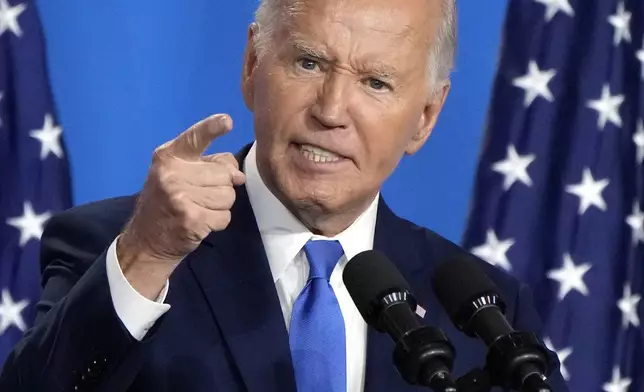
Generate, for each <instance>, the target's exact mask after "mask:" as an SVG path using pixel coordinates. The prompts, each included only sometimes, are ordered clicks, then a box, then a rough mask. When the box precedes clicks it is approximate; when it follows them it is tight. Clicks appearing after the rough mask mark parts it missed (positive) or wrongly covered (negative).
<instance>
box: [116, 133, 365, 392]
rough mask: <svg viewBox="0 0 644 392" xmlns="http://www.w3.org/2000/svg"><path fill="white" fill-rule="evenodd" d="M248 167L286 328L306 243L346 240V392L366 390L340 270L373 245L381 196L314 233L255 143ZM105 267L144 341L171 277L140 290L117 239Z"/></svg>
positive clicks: (304, 266) (125, 317) (130, 324)
mask: <svg viewBox="0 0 644 392" xmlns="http://www.w3.org/2000/svg"><path fill="white" fill-rule="evenodd" d="M244 171H245V174H246V189H247V191H248V197H249V199H250V204H251V207H252V209H253V212H254V214H255V218H256V222H257V227H258V228H259V232H260V234H261V237H262V242H263V243H264V249H265V251H266V256H267V258H268V263H269V265H270V270H271V273H272V275H273V281H274V282H275V288H276V290H277V295H278V297H279V301H280V305H281V307H282V313H283V316H284V322H285V323H286V328H287V329H288V328H289V325H290V321H291V312H292V310H293V304H294V303H295V300H296V299H297V297H298V295H299V294H300V292H301V291H302V289H303V288H304V286H305V285H306V282H307V280H308V275H309V264H308V261H307V259H306V255H305V253H304V250H303V247H304V245H305V244H306V242H307V241H309V240H311V239H312V240H318V239H325V240H338V241H339V242H340V244H341V245H342V248H343V250H344V256H342V258H341V259H340V261H339V262H338V264H337V265H336V267H335V269H334V270H333V273H332V274H331V279H330V282H331V287H332V288H333V290H334V292H335V294H336V297H337V299H338V303H339V305H340V310H341V312H342V316H343V317H344V323H345V332H346V354H347V357H346V364H347V373H346V374H347V391H349V392H358V391H362V390H363V388H364V377H365V367H366V348H367V325H366V323H365V322H364V320H363V319H362V316H361V315H360V312H358V309H357V308H356V307H355V305H354V303H353V300H352V299H351V297H350V296H349V293H348V292H347V289H346V287H345V286H344V283H343V281H342V271H343V270H344V267H345V266H346V264H347V262H348V260H350V259H351V258H353V257H354V256H355V255H357V254H358V253H360V252H362V251H365V250H370V249H372V248H373V238H374V231H375V226H376V214H377V209H378V197H376V198H375V199H374V201H373V202H372V203H371V205H370V206H369V207H368V208H367V210H365V212H364V213H363V214H362V215H361V216H360V217H358V219H356V220H355V221H354V222H353V224H352V225H351V226H350V227H348V228H347V229H346V230H345V231H343V232H342V233H340V234H338V235H337V236H335V237H333V238H326V237H322V236H319V235H314V234H312V233H311V232H310V231H309V230H308V229H307V228H306V227H304V225H302V223H300V222H299V221H298V220H297V219H296V218H295V217H294V216H293V215H292V214H291V213H290V212H289V211H288V210H287V209H286V207H284V205H283V204H282V203H281V202H280V201H279V200H278V199H277V198H276V197H275V196H274V195H273V194H272V193H271V192H270V191H269V189H268V188H267V187H266V185H265V184H264V182H263V181H262V179H261V177H260V176H259V172H258V170H257V163H256V154H255V145H253V146H252V148H251V150H250V152H249V153H248V155H247V157H246V160H245V162H244ZM106 267H107V278H108V282H109V286H110V291H111V295H112V301H113V303H114V308H115V310H116V313H117V315H118V316H119V318H120V319H121V321H122V322H123V324H124V325H125V327H126V328H127V330H128V331H129V332H130V334H131V335H132V336H133V337H134V338H136V339H137V340H141V339H143V337H144V336H145V334H146V333H147V331H148V330H149V329H150V328H151V327H152V325H154V323H155V322H156V320H157V319H158V318H159V317H161V315H163V314H164V313H165V312H167V311H168V310H169V309H170V305H168V304H165V303H163V302H164V301H165V296H166V293H167V287H168V284H169V282H168V284H166V287H165V288H164V290H163V291H162V292H161V294H160V295H159V297H158V298H157V301H156V302H155V301H150V300H148V299H147V298H145V297H143V296H142V295H140V294H139V293H138V292H137V291H136V290H135V289H134V288H132V286H130V284H129V282H128V281H127V280H126V279H125V276H124V275H123V272H122V270H121V268H120V266H119V264H118V260H117V257H116V240H115V241H114V242H113V243H112V244H111V245H110V247H109V249H108V252H107V266H106Z"/></svg>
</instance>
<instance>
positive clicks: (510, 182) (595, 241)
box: [463, 0, 644, 392]
mask: <svg viewBox="0 0 644 392" xmlns="http://www.w3.org/2000/svg"><path fill="white" fill-rule="evenodd" d="M507 12H508V13H507V19H506V24H505V27H504V37H503V46H502V48H501V55H500V59H499V69H498V73H497V77H496V80H495V83H494V89H493V99H492V103H491V108H490V113H489V118H488V123H487V126H486V128H487V129H486V134H485V141H484V145H483V150H482V153H481V157H480V162H479V166H478V169H477V174H476V182H475V189H474V195H473V201H472V205H471V211H470V217H469V222H468V227H467V229H466V231H465V235H464V239H463V244H464V245H465V246H466V247H467V248H468V249H470V250H471V251H473V253H475V254H477V255H479V256H481V257H482V258H484V259H486V260H487V261H488V262H490V263H492V264H494V265H496V266H498V267H499V268H503V269H505V270H507V271H509V272H510V273H512V274H513V275H514V276H516V277H518V278H519V279H521V280H523V281H525V282H527V283H529V284H530V285H531V286H532V288H533V289H534V293H535V301H536V306H537V309H538V311H539V313H540V315H541V317H542V319H543V321H544V329H543V336H542V338H543V339H544V341H545V342H546V344H547V345H548V346H549V347H550V348H551V349H552V350H554V351H555V352H556V353H557V354H558V357H559V359H560V361H561V363H562V367H561V371H562V373H563V376H564V378H565V379H566V380H567V382H568V384H569V387H570V390H571V391H575V392H582V391H583V392H586V391H588V392H591V391H606V392H644V326H643V325H642V321H644V301H642V295H644V212H643V211H644V43H643V41H644V28H643V26H644V1H642V0H510V1H509V4H508V11H507Z"/></svg>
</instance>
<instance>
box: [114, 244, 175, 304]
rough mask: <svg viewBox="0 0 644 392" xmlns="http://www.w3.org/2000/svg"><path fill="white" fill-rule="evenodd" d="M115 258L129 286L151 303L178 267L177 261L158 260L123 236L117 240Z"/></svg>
mask: <svg viewBox="0 0 644 392" xmlns="http://www.w3.org/2000/svg"><path fill="white" fill-rule="evenodd" d="M132 244H133V245H132ZM116 257H117V260H118V264H119V266H120V268H121V271H122V272H123V276H124V277H125V279H126V280H127V281H128V283H129V284H130V286H132V288H134V289H135V290H136V291H137V292H138V293H139V294H141V295H143V296H144V297H146V298H147V299H149V300H151V301H154V300H155V299H156V298H157V297H158V296H159V293H161V291H162V290H163V288H164V287H165V284H166V282H167V280H168V279H169V278H170V275H171V274H172V272H173V271H174V269H175V268H176V266H177V265H178V261H177V262H172V261H168V260H159V259H158V258H157V257H154V256H152V255H151V252H149V251H147V250H145V249H143V248H142V247H141V246H140V243H138V244H137V242H135V241H130V240H129V238H128V237H127V236H125V235H123V236H120V237H119V238H118V239H117V242H116Z"/></svg>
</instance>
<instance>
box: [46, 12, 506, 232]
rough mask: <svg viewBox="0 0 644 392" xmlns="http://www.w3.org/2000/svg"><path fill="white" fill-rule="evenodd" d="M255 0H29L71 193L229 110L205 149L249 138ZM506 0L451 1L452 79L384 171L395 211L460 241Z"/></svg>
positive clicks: (125, 170)
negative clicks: (245, 91) (391, 169)
mask: <svg viewBox="0 0 644 392" xmlns="http://www.w3.org/2000/svg"><path fill="white" fill-rule="evenodd" d="M256 5H257V0H233V1H221V0H187V1H186V0H184V1H167V0H156V1H150V0H137V1H131V0H111V1H108V2H97V1H87V0H41V1H39V3H38V6H39V10H40V13H41V18H42V23H43V27H44V30H45V37H46V39H47V50H48V61H49V68H50V77H51V79H52V88H53V90H54V98H55V100H56V104H57V108H58V115H59V119H60V122H61V124H62V126H63V128H64V133H63V135H64V137H65V141H66V143H67V146H68V149H69V155H70V156H69V159H70V161H71V167H72V178H73V184H74V189H73V194H74V202H75V204H81V203H85V202H88V201H92V200H97V199H102V198H106V197H112V196H118V195H123V194H129V193H133V192H136V191H137V190H139V189H140V187H141V186H142V184H143V180H144V178H145V175H146V171H147V168H148V165H149V162H150V157H151V154H152V151H153V149H154V148H155V147H156V146H158V145H159V144H162V143H163V142H165V141H167V140H169V139H172V138H173V137H174V136H175V135H177V134H178V133H179V132H181V131H183V130H184V129H185V128H187V127H188V126H190V125H191V124H192V123H194V122H196V121H198V120H199V119H201V118H203V117H205V116H207V115H209V114H212V113H217V112H227V113H229V114H230V115H231V116H232V117H233V120H234V122H235V129H234V130H233V131H232V132H231V133H229V134H228V135H226V136H225V137H223V138H222V139H219V140H218V141H216V142H215V144H214V145H213V147H212V149H211V150H212V151H232V152H235V151H237V149H239V148H240V147H241V146H242V145H244V144H246V143H247V142H249V141H251V140H252V138H253V130H252V118H251V113H250V112H248V111H247V110H246V108H245V107H244V105H243V101H242V98H241V93H240V89H239V82H240V71H241V62H242V53H243V49H244V45H245V41H246V28H247V26H248V24H249V23H250V22H251V21H252V13H253V11H254V9H255V7H256ZM505 9H506V0H486V1H475V0H463V1H460V2H459V10H460V17H459V19H460V21H459V24H460V27H459V34H460V46H459V51H458V61H457V68H456V71H455V73H454V76H453V88H452V91H451V93H450V96H449V99H448V102H447V105H446V108H445V110H444V112H443V114H442V115H441V118H440V121H439V124H438V127H437V128H436V130H435V131H434V133H433V135H432V137H431V138H430V140H429V142H428V143H427V144H426V146H425V147H424V148H423V149H422V150H421V151H420V152H419V153H418V154H417V155H416V156H413V157H409V158H406V159H405V160H403V163H402V165H401V167H400V168H399V169H398V170H397V172H396V173H395V174H394V175H393V177H392V178H391V179H390V180H389V181H388V182H387V184H386V185H385V189H384V195H385V198H386V199H387V200H388V202H389V204H390V206H391V207H392V208H393V209H394V211H396V212H397V213H398V214H400V215H402V216H404V217H406V218H408V219H411V220H413V221H414V222H417V223H419V224H421V225H424V226H427V227H430V228H431V229H433V230H435V231H437V232H439V233H440V234H442V235H444V236H446V237H447V238H449V239H451V240H453V241H455V242H460V239H461V235H462V232H463V230H464V226H465V220H466V216H467V213H468V208H469V199H470V196H471V190H472V184H473V179H474V171H475V168H476V163H477V158H478V154H479V149H480V144H481V137H482V134H483V133H482V131H483V129H484V126H485V120H486V114H487V108H488V101H489V98H490V89H491V84H492V80H493V77H494V72H495V67H496V60H497V57H498V52H499V50H500V48H499V42H500V32H501V27H502V22H503V17H504V13H505Z"/></svg>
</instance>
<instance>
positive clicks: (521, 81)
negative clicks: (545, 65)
mask: <svg viewBox="0 0 644 392" xmlns="http://www.w3.org/2000/svg"><path fill="white" fill-rule="evenodd" d="M556 74H557V71H555V70H554V69H551V70H548V71H541V70H540V69H539V66H538V65H537V63H536V62H535V61H534V60H531V61H530V64H528V73H527V74H526V75H524V76H521V77H518V78H516V79H514V80H513V81H512V84H513V85H515V86H516V87H519V88H522V89H523V90H524V91H525V99H524V101H523V104H524V106H525V107H530V105H532V102H534V100H535V98H537V96H541V97H543V98H545V99H546V100H548V101H550V102H553V101H554V100H555V97H554V96H553V95H552V92H551V91H550V89H549V88H548V83H550V80H552V78H554V77H555V75H556Z"/></svg>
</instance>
